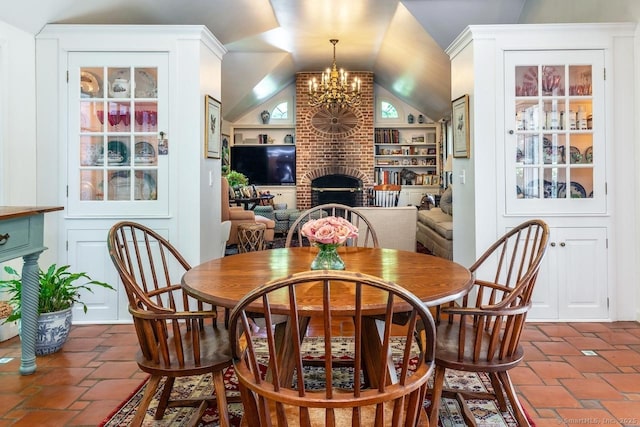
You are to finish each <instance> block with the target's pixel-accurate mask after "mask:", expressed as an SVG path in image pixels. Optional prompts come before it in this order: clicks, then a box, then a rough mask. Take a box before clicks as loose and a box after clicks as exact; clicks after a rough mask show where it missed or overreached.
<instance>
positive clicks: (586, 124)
mask: <svg viewBox="0 0 640 427" xmlns="http://www.w3.org/2000/svg"><path fill="white" fill-rule="evenodd" d="M569 109H570V110H571V111H573V112H574V113H575V115H576V116H575V122H576V124H575V127H574V128H573V129H575V130H590V129H592V128H593V123H592V119H590V118H592V111H593V108H592V104H591V101H589V100H580V101H571V102H570V103H569Z"/></svg>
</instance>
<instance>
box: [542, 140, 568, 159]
mask: <svg viewBox="0 0 640 427" xmlns="http://www.w3.org/2000/svg"><path fill="white" fill-rule="evenodd" d="M542 161H543V163H544V164H545V165H549V164H554V165H556V164H565V163H566V153H565V136H564V135H562V134H560V135H558V134H545V135H543V137H542Z"/></svg>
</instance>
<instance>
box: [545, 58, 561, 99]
mask: <svg viewBox="0 0 640 427" xmlns="http://www.w3.org/2000/svg"><path fill="white" fill-rule="evenodd" d="M564 88H565V82H564V65H542V66H541V74H540V91H541V93H542V95H543V96H563V95H564Z"/></svg>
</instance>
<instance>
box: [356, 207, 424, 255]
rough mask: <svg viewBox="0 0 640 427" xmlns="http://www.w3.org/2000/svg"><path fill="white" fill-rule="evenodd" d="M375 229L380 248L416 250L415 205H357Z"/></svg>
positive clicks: (358, 209)
mask: <svg viewBox="0 0 640 427" xmlns="http://www.w3.org/2000/svg"><path fill="white" fill-rule="evenodd" d="M355 210H357V211H358V212H360V213H362V214H363V215H364V216H365V218H367V220H368V221H369V222H370V223H371V226H372V227H373V229H374V230H376V236H378V244H379V245H380V247H381V248H388V249H401V250H403V251H410V252H415V251H416V213H417V208H416V207H415V206H398V207H388V208H382V207H358V208H355Z"/></svg>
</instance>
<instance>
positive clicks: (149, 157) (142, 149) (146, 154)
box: [134, 141, 156, 163]
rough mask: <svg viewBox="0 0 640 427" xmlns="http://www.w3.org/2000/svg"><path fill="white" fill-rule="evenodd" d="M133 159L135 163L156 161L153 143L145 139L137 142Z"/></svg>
mask: <svg viewBox="0 0 640 427" xmlns="http://www.w3.org/2000/svg"><path fill="white" fill-rule="evenodd" d="M134 160H135V162H136V163H154V162H155V161H156V150H155V148H153V145H151V144H149V143H148V142H146V141H140V142H137V143H136V154H135V157H134Z"/></svg>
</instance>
